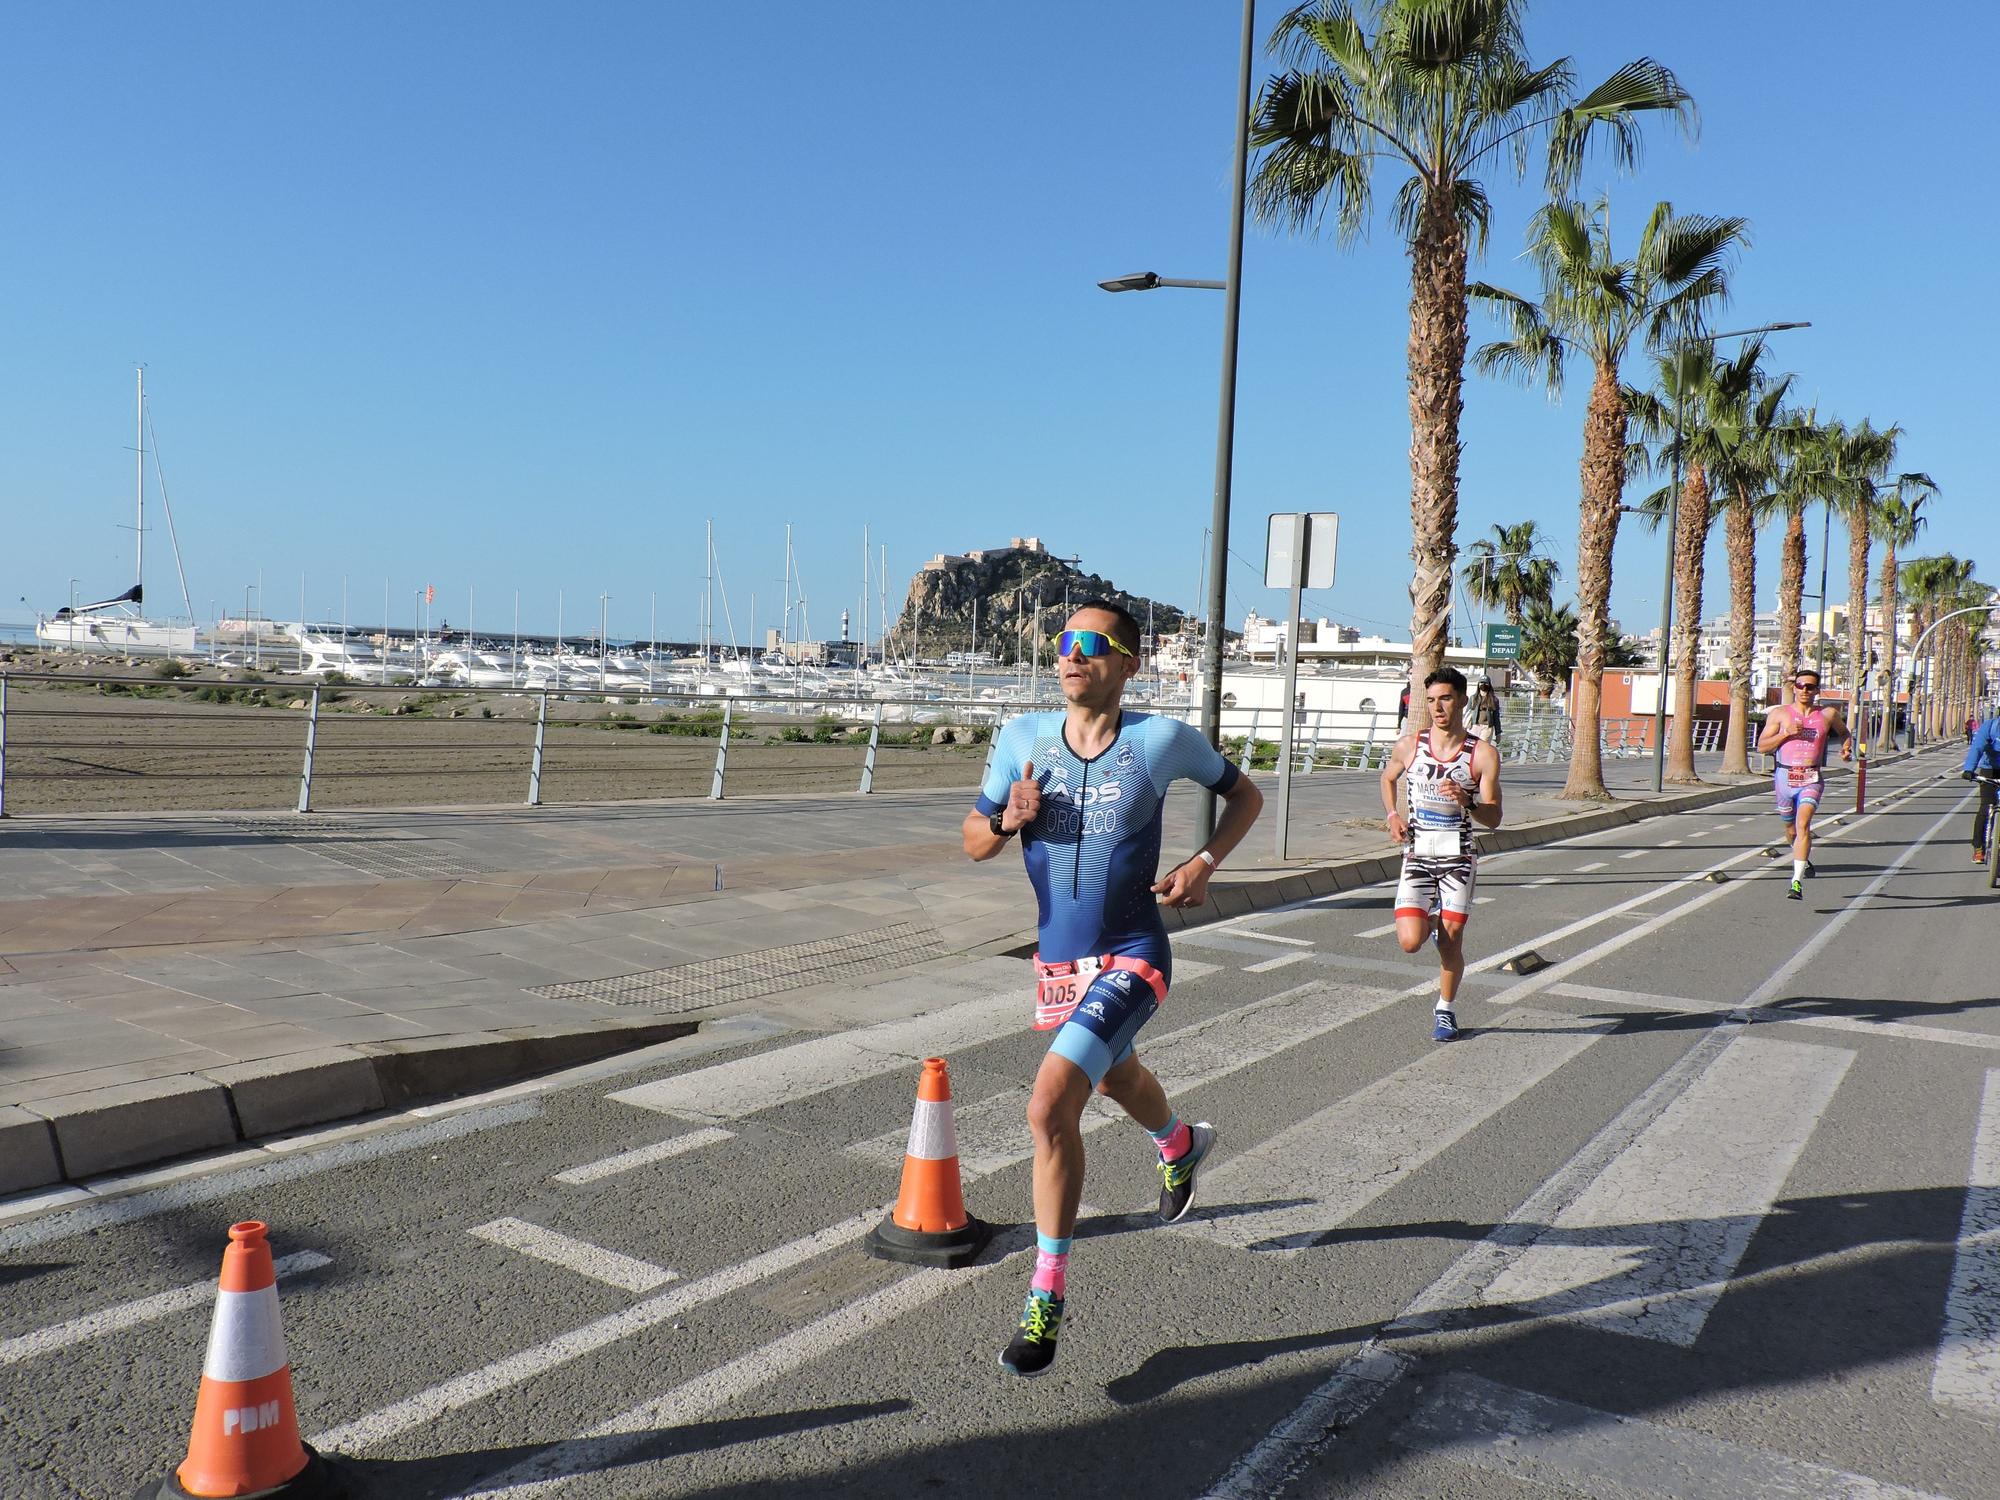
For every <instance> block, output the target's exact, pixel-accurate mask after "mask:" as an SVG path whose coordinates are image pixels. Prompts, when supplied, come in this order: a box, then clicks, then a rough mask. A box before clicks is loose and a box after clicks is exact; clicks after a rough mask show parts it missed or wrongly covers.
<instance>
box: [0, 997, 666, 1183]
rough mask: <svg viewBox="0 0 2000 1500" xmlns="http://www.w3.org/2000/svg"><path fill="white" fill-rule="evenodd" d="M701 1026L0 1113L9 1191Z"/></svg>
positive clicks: (311, 1055) (492, 1035) (411, 1046)
mask: <svg viewBox="0 0 2000 1500" xmlns="http://www.w3.org/2000/svg"><path fill="white" fill-rule="evenodd" d="M700 1029H701V1028H700V1024H699V1023H698V1022H695V1021H600V1022H596V1023H595V1024H592V1025H590V1026H587V1027H581V1028H579V1027H565V1026H526V1027H517V1028H514V1029H512V1030H509V1031H502V1032H480V1033H476V1034H473V1035H467V1036H436V1037H423V1038H420V1039H418V1040H415V1041H409V1042H386V1043H379V1044H369V1045H364V1046H354V1047H328V1048H324V1049H322V1050H320V1051H316V1052H301V1053H293V1054H291V1055H289V1056H284V1057H273V1058H267V1059H263V1060H261V1061H257V1062H246V1063H234V1064H231V1065H229V1066H228V1067H222V1068H211V1069H209V1070H207V1071H206V1072H203V1073H177V1074H173V1075H171V1076H169V1077H165V1078H156V1079H153V1080H151V1081H150V1082H147V1083H128V1084H119V1085H116V1086H115V1087H112V1088H102V1089H90V1090H87V1091H85V1092H82V1093H76V1094H66V1095H61V1096H58V1097H54V1098H48V1099H37V1100H32V1101H30V1102H28V1103H26V1104H22V1105H18V1106H11V1105H10V1106H7V1107H5V1108H0V1193H14V1192H21V1191H25V1190H27V1189H31V1188H41V1187H47V1186H49V1185H51V1184H53V1183H57V1182H63V1181H75V1180H77V1179H79V1178H84V1177H93V1176H96V1175H98V1174H100V1173H104V1172H114V1171H120V1170H123V1169H126V1168H130V1167H138V1166H147V1165H151V1164H153V1163H157V1162H161V1161H165V1160H167V1159H168V1158H170V1157H175V1156H185V1155H188V1154H190V1153H193V1152H198V1151H213V1150H218V1149H221V1148H224V1147H230V1146H234V1145H235V1144H236V1143H237V1142H238V1141H248V1140H254V1139H256V1138H258V1137H262V1136H269V1135H275V1134H278V1133H280V1132H282V1131H286V1130H297V1129H300V1128H301V1127H304V1126H307V1125H323V1124H326V1123H328V1122H330V1121H334V1120H345V1119H351V1118H352V1117H354V1116H356V1115H364V1114H371V1113H373V1112H375V1111H377V1110H382V1109H398V1110H400V1109H408V1108H410V1107H412V1106H413V1105H419V1104H425V1103H435V1102H437V1101H439V1100H443V1099H450V1098H454V1097H456V1096H458V1095H461V1094H469V1093H477V1092H481V1091H483V1090H485V1089H490V1088H496V1087H498V1086H500V1085H502V1084H506V1083H513V1082H516V1081H518V1080H520V1079H524V1078H532V1077H535V1076H537V1075H539V1074H543V1073H553V1072H557V1071H560V1070H561V1069H564V1068H572V1067H576V1066H578V1065H579V1064H582V1063H588V1062H595V1061H597V1060H598V1059H599V1058H603V1057H610V1056H612V1055H614V1054H616V1053H621V1052H630V1051H635V1050H637V1049H638V1048H641V1047H651V1046H654V1045H656V1044H658V1043H660V1042H669V1041H673V1040H674V1039H675V1038H677V1037H683V1036H687V1035H690V1034H691V1033H693V1032H695V1031H698V1030H700Z"/></svg>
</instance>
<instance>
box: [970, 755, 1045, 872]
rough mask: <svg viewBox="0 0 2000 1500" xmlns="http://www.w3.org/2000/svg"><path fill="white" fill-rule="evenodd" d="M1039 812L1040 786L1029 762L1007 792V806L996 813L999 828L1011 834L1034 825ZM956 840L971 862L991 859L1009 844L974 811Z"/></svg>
mask: <svg viewBox="0 0 2000 1500" xmlns="http://www.w3.org/2000/svg"><path fill="white" fill-rule="evenodd" d="M1041 810H1042V786H1041V783H1040V782H1038V781H1036V780H1035V763H1034V762H1033V761H1029V762H1028V763H1027V765H1025V766H1024V767H1022V770H1021V775H1020V777H1019V779H1018V780H1016V781H1015V782H1014V784H1013V785H1012V786H1010V787H1009V788H1008V789H1007V805H1006V806H1005V807H1004V808H1002V809H1001V810H1000V823H1001V826H1002V827H1004V828H1005V829H1006V830H1007V832H1008V833H1014V832H1016V831H1018V830H1019V829H1021V828H1022V827H1024V826H1026V825H1027V824H1029V823H1032V822H1034V821H1035V818H1036V817H1037V816H1038V815H1039V814H1040V813H1041ZM959 837H960V839H961V840H962V841H963V843H964V844H965V852H966V853H967V854H968V855H969V856H970V857H972V858H973V859H991V858H992V857H993V856H994V855H996V854H998V853H999V852H1000V851H1001V850H1002V849H1004V848H1006V847H1007V845H1008V844H1009V843H1010V842H1012V841H1011V840H1010V839H1009V838H1008V837H1007V836H1006V835H1005V834H998V833H995V832H994V831H993V824H992V821H991V820H990V819H989V818H988V817H987V816H986V814H985V813H983V812H981V811H980V810H979V809H978V808H976V807H975V808H974V809H973V810H972V811H971V812H969V813H967V814H966V815H965V822H964V823H963V824H962V825H960V828H959Z"/></svg>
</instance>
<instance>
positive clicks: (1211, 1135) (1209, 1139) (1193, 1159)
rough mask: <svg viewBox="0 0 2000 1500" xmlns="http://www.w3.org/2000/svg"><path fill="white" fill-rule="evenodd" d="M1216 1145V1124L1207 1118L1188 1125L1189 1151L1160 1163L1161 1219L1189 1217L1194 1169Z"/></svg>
mask: <svg viewBox="0 0 2000 1500" xmlns="http://www.w3.org/2000/svg"><path fill="white" fill-rule="evenodd" d="M1214 1144H1215V1127H1214V1126H1213V1125H1211V1124H1209V1123H1208V1122H1207V1121H1206V1120H1204V1121H1202V1122H1201V1124H1199V1125H1190V1126H1188V1148H1187V1154H1186V1155H1185V1156H1183V1157H1180V1158H1179V1159H1178V1160H1176V1161H1162V1162H1161V1163H1160V1222H1161V1223H1162V1224H1172V1223H1175V1222H1176V1221H1178V1220H1180V1219H1183V1218H1185V1217H1187V1211H1188V1210H1189V1209H1190V1208H1193V1207H1194V1174H1195V1169H1196V1168H1197V1167H1199V1166H1200V1165H1201V1163H1202V1159H1203V1158H1204V1157H1206V1156H1207V1155H1208V1152H1209V1148H1210V1147H1211V1146H1213V1145H1214Z"/></svg>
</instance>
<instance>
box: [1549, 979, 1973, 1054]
mask: <svg viewBox="0 0 2000 1500" xmlns="http://www.w3.org/2000/svg"><path fill="white" fill-rule="evenodd" d="M1549 993H1550V994H1551V995H1562V996H1566V997H1568V998H1570V999H1573V1000H1593V1001H1596V1002H1597V1003H1598V1004H1600V1005H1630V1006H1634V1007H1636V1008H1638V1009H1640V1010H1670V1011H1678V1012H1680V1013H1681V1014H1682V1015H1690V1016H1706V1015H1713V1016H1720V1015H1722V1014H1724V1013H1725V1012H1728V1011H1731V1010H1733V1009H1735V1007H1734V1006H1731V1005H1729V1004H1727V1003H1726V1002H1723V1001H1717V1000H1693V999H1690V998H1689V997H1688V996H1686V995H1655V994H1652V993H1650V992H1648V991H1645V990H1616V989H1607V988H1606V987H1605V986H1603V985H1599V984H1552V985H1550V986H1549ZM1748 1018H1749V1019H1750V1020H1753V1021H1782V1022H1784V1023H1785V1024H1786V1025H1787V1026H1810V1027H1812V1028H1814V1029H1815V1030H1819V1031H1841V1032H1846V1033H1847V1034H1848V1035H1850V1036H1872V1037H1891V1038H1895V1039H1897V1040H1900V1041H1909V1042H1937V1043H1941V1044H1943V1045H1944V1046H1947V1047H1974V1048H1977V1049H1978V1050H1980V1051H1982V1052H2000V1036H1994V1035H1993V1034H1992V1033H1990V1032H1984V1031H1960V1030H1957V1029H1956V1028H1954V1027H1950V1026H1924V1025H1921V1024H1919V1023H1917V1022H1915V1021H1869V1020H1864V1019H1863V1018H1862V1017H1860V1016H1826V1015H1818V1014H1814V1013H1810V1012H1806V1011H1795V1010H1791V1009H1788V1008H1787V1007H1785V1006H1783V1005H1769V1006H1759V1007H1758V1008H1757V1009H1756V1010H1754V1011H1751V1012H1750V1013H1749V1017H1748Z"/></svg>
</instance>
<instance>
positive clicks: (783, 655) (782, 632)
mask: <svg viewBox="0 0 2000 1500" xmlns="http://www.w3.org/2000/svg"><path fill="white" fill-rule="evenodd" d="M791 638H792V523H791V522H790V521H787V522H785V616H784V618H783V619H782V620H781V621H779V623H778V659H779V660H780V661H789V660H791V655H792V654H791V652H789V651H787V650H786V649H785V642H787V641H789V640H790V639H791Z"/></svg>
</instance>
